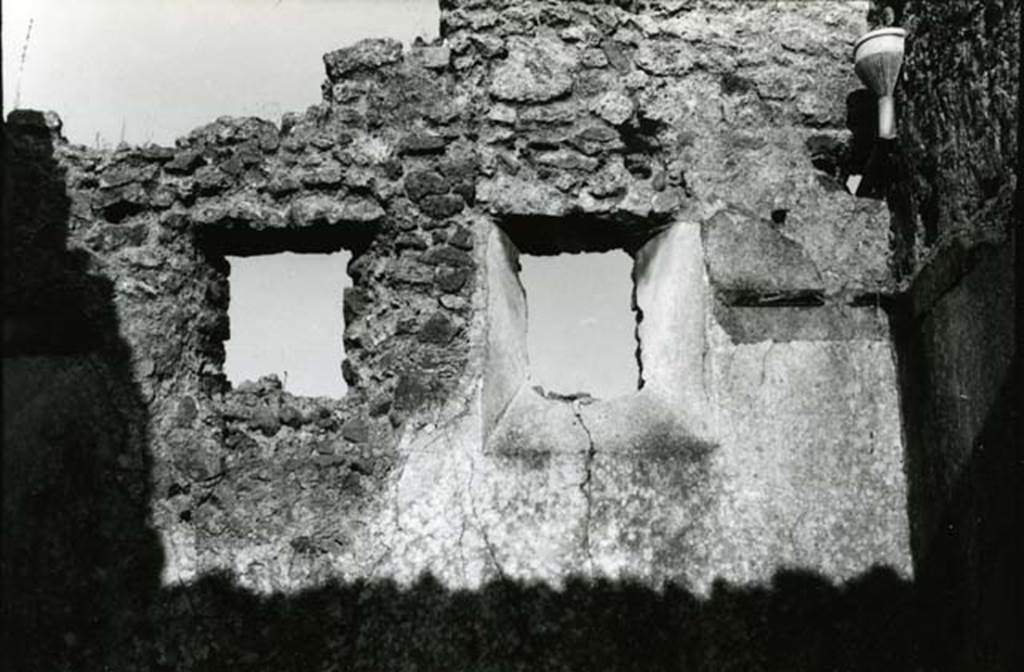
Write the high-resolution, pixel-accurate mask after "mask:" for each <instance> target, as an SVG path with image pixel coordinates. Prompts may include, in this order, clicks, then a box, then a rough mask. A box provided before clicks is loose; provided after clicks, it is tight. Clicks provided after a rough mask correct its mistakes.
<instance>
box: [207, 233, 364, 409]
mask: <svg viewBox="0 0 1024 672" xmlns="http://www.w3.org/2000/svg"><path fill="white" fill-rule="evenodd" d="M351 258H352V254H351V253H350V252H347V251H340V252H336V253H333V254H296V253H292V252H282V253H280V254H265V255H257V256H247V257H239V256H228V257H227V260H228V263H229V264H230V265H231V274H230V276H229V279H230V283H231V295H230V302H229V304H228V318H229V320H230V324H231V338H230V339H229V340H228V341H226V342H225V343H224V348H225V360H224V372H225V374H226V375H227V378H228V380H229V381H230V382H231V384H232V385H234V386H237V385H238V384H239V383H242V382H244V381H246V380H258V379H259V378H260V377H261V376H265V375H268V374H275V375H277V376H278V377H279V378H280V379H281V382H282V383H283V384H284V389H285V390H286V391H288V392H291V393H292V394H296V395H302V396H310V397H319V396H326V397H335V398H338V397H342V396H344V394H345V392H346V391H347V389H348V387H347V385H346V384H345V381H344V379H343V378H342V375H341V363H342V361H343V360H344V357H345V352H344V346H343V342H342V337H343V332H344V327H345V324H344V317H343V312H342V295H343V291H344V288H345V287H349V286H351V285H352V281H351V279H350V278H349V276H348V274H347V273H346V268H347V266H348V262H349V260H350V259H351Z"/></svg>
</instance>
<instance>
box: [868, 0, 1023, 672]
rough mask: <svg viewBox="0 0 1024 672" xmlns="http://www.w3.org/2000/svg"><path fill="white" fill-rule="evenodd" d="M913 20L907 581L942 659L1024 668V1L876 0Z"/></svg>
mask: <svg viewBox="0 0 1024 672" xmlns="http://www.w3.org/2000/svg"><path fill="white" fill-rule="evenodd" d="M875 4H876V6H875V7H874V8H873V12H872V14H873V18H874V19H875V20H877V21H878V22H879V23H885V22H890V21H895V22H896V23H897V24H898V25H901V26H903V27H905V28H907V29H908V31H909V37H908V41H907V55H906V60H905V65H904V68H905V69H904V78H903V82H902V85H901V91H900V95H901V99H900V101H899V103H898V106H899V108H900V129H899V130H900V152H901V154H902V156H901V159H902V160H901V162H900V163H901V167H902V169H903V171H904V172H903V174H902V176H901V177H900V180H899V182H898V183H896V184H894V185H893V188H892V189H891V191H890V198H889V202H890V206H891V209H892V210H893V213H894V218H895V221H896V225H895V226H896V231H895V233H896V239H897V241H899V244H898V250H897V251H898V252H900V253H902V254H903V255H904V256H903V258H902V259H900V260H897V266H898V267H900V268H901V269H905V276H904V277H903V282H904V283H905V286H906V288H907V294H906V296H907V298H908V301H907V302H906V305H905V310H904V311H903V314H902V315H900V316H899V318H898V323H899V324H898V326H899V332H900V334H901V335H900V343H899V350H900V365H901V369H902V376H903V381H902V387H903V397H904V413H905V421H906V432H907V440H908V451H909V456H908V457H909V460H908V462H909V469H910V474H909V476H910V490H911V493H910V507H911V518H912V521H913V530H912V543H913V547H914V555H915V565H916V574H917V577H916V578H917V583H918V586H919V588H920V589H921V591H922V594H923V595H925V596H926V599H927V600H928V610H929V612H930V613H931V614H932V615H933V617H934V625H935V626H936V627H935V628H934V629H933V635H934V637H935V639H934V641H933V642H932V643H931V644H930V645H929V651H931V653H932V655H933V656H934V659H933V662H934V666H935V667H936V668H938V669H956V670H1010V669H1021V661H1020V660H1019V656H1020V651H1019V648H1018V644H1017V642H1016V639H1017V638H1016V634H1017V633H1016V632H1015V631H1014V630H1013V628H1014V623H1019V612H1020V605H1021V603H1022V599H1021V592H1020V579H1019V567H1020V566H1021V561H1020V560H1021V558H1020V549H1019V545H1020V532H1019V530H1020V516H1019V498H1018V495H1017V493H1018V492H1019V491H1020V487H1021V484H1022V479H1021V467H1020V464H1021V463H1020V452H1019V448H1018V447H1017V441H1016V439H1015V437H1016V436H1019V427H1020V415H1019V411H1018V410H1017V409H1019V407H1020V401H1021V400H1020V395H1019V389H1018V388H1019V380H1020V372H1019V371H1020V369H1019V353H1018V352H1016V333H1017V331H1018V329H1019V322H1018V320H1019V318H1018V317H1016V315H1017V313H1019V306H1017V305H1016V301H1017V292H1016V288H1017V286H1018V283H1019V274H1018V273H1017V271H1016V266H1017V264H1016V260H1017V259H1019V250H1018V245H1019V239H1020V222H1021V221H1022V214H1024V213H1022V212H1021V210H1020V174H1021V159H1020V153H1019V149H1018V132H1019V119H1020V101H1019V91H1020V69H1019V63H1020V39H1021V37H1020V28H1021V26H1020V13H1021V10H1020V2H1019V1H1017V0H951V1H949V2H924V1H916V2H915V1H910V2H904V1H897V2H879V3H875Z"/></svg>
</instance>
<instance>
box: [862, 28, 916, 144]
mask: <svg viewBox="0 0 1024 672" xmlns="http://www.w3.org/2000/svg"><path fill="white" fill-rule="evenodd" d="M906 38H907V31H905V30H903V29H902V28H880V29H878V30H873V31H871V32H870V33H867V34H865V35H863V36H862V37H861V38H860V39H859V40H857V43H856V44H855V45H854V47H853V62H854V70H855V71H856V73H857V76H858V77H860V80H861V81H862V82H864V85H865V86H867V87H868V88H869V89H871V90H872V91H874V93H875V95H877V96H878V137H880V138H887V139H891V138H894V137H896V120H895V113H894V110H893V98H892V94H893V91H895V89H896V82H897V81H898V78H899V74H900V67H901V66H902V65H903V49H904V44H905V42H906Z"/></svg>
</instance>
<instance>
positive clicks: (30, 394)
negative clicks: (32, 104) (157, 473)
mask: <svg viewBox="0 0 1024 672" xmlns="http://www.w3.org/2000/svg"><path fill="white" fill-rule="evenodd" d="M59 141H60V127H59V121H58V120H57V118H56V117H55V116H51V115H43V114H41V113H38V112H27V111H21V112H13V113H11V115H10V117H9V118H8V122H7V124H6V125H5V126H4V127H3V167H4V180H3V240H4V271H3V272H4V285H3V299H4V353H3V354H4V359H3V412H4V426H3V432H4V439H3V526H2V529H3V552H2V555H0V575H2V587H3V599H2V601H0V605H2V607H0V610H2V611H0V614H2V632H3V635H2V640H0V641H2V643H0V667H3V668H4V669H8V670H12V669H13V670H16V669H75V668H78V669H93V668H95V669H100V668H102V666H103V664H104V661H106V660H109V656H110V655H111V654H112V653H113V652H114V651H116V650H118V649H119V648H123V646H124V643H125V641H126V640H127V639H128V638H129V637H130V636H131V633H134V632H139V631H141V630H143V629H144V628H143V627H142V626H141V619H142V618H143V617H144V616H145V615H146V614H147V612H148V609H149V606H150V603H151V601H152V597H154V596H155V595H156V591H157V588H158V586H159V574H160V567H161V553H160V547H159V542H158V540H157V537H156V534H155V533H154V531H153V530H152V529H151V528H150V527H149V525H148V523H147V520H148V518H147V516H148V506H149V498H150V490H151V488H150V485H149V484H150V470H151V459H150V452H149V446H148V441H147V437H146V425H147V420H146V409H145V406H144V404H143V403H142V401H141V397H140V395H139V392H138V389H137V386H136V384H135V382H134V380H133V377H132V371H131V358H130V353H129V350H128V347H127V345H126V344H125V343H124V342H123V341H122V340H121V338H120V336H119V335H118V323H117V317H116V312H115V309H114V303H113V288H112V283H111V282H110V281H109V280H108V279H106V278H103V277H101V276H99V275H95V274H92V273H90V272H89V259H88V258H87V257H86V256H84V255H82V254H81V253H72V252H69V251H68V250H67V248H66V240H67V236H68V226H69V219H70V218H69V211H70V199H69V198H68V196H67V194H66V193H65V181H64V174H63V171H62V170H61V168H60V166H59V165H58V162H57V160H56V159H55V158H54V146H55V144H56V143H57V142H59Z"/></svg>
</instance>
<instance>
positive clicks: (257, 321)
mask: <svg viewBox="0 0 1024 672" xmlns="http://www.w3.org/2000/svg"><path fill="white" fill-rule="evenodd" d="M2 7H3V94H4V96H3V111H4V116H5V117H6V115H7V113H8V112H9V111H10V110H11V109H13V108H14V107H15V105H16V104H17V105H18V106H20V107H26V108H34V109H43V110H54V111H56V112H58V113H59V114H60V116H61V119H62V120H63V121H64V134H65V136H67V138H68V139H69V140H70V141H71V142H74V143H80V144H85V145H89V146H93V147H114V146H116V145H117V144H118V143H119V142H121V141H125V142H128V143H131V144H144V143H148V142H153V143H157V144H163V145H170V144H173V142H174V139H175V138H176V137H179V136H181V135H184V134H186V133H188V132H189V131H190V130H192V129H193V128H195V127H197V126H201V125H203V124H205V123H208V122H210V121H212V120H214V119H216V118H217V117H219V116H223V115H231V116H246V115H255V116H260V117H263V118H265V119H269V120H271V121H274V122H279V121H280V118H281V115H282V114H284V113H285V112H290V111H302V110H305V109H306V108H307V107H308V106H309V105H312V104H314V103H317V102H319V101H320V83H321V81H322V80H323V78H324V72H323V62H322V60H321V57H322V56H323V54H324V53H325V52H327V51H331V50H333V49H338V48H341V47H344V46H348V45H350V44H352V43H354V42H356V41H358V40H360V39H363V38H365V37H393V38H396V39H399V40H402V41H403V42H405V43H410V42H412V40H413V39H415V38H416V37H417V36H422V37H424V38H425V39H428V40H429V39H433V38H435V37H436V36H437V30H438V21H439V17H438V9H437V3H436V0H4V1H3V5H2ZM30 25H31V31H30ZM346 261H347V258H346V257H345V256H343V255H332V256H321V255H295V254H287V255H275V256H269V257H267V256H262V257H247V258H239V257H231V258H229V262H230V263H231V266H232V272H231V304H230V308H229V318H230V320H231V332H232V338H231V340H230V341H229V342H228V343H227V344H226V348H227V360H226V362H225V371H226V373H227V374H228V377H229V379H230V380H231V381H232V382H234V383H238V382H241V381H243V380H246V379H256V378H258V377H259V376H260V375H262V374H266V373H276V374H278V375H279V376H281V378H282V379H286V384H285V387H286V389H288V390H289V391H291V392H293V393H296V394H304V395H309V396H321V395H324V396H332V397H338V396H341V395H342V394H344V391H345V384H344V382H343V381H342V380H341V373H340V363H341V358H342V356H343V354H342V351H341V330H342V317H341V294H342V290H343V287H344V286H345V285H346V284H349V282H350V281H349V279H348V276H347V275H345V272H344V269H345V264H346ZM522 261H523V273H522V276H521V277H522V282H523V284H524V286H525V287H526V289H527V296H528V299H527V301H528V308H529V325H530V326H529V336H528V348H529V353H530V358H531V362H532V365H531V369H532V372H533V376H534V377H535V378H536V379H537V382H539V383H540V384H542V385H543V386H544V387H545V388H546V389H548V390H554V391H557V392H563V393H572V392H577V391H589V392H591V393H593V394H594V395H595V396H598V397H609V396H613V395H615V394H623V393H626V392H628V391H630V390H633V389H635V387H636V375H637V374H636V364H635V360H634V357H633V352H634V349H635V342H634V340H633V326H634V324H633V315H632V313H631V312H630V310H629V293H630V289H631V285H630V279H629V269H630V265H631V261H630V259H629V257H628V256H627V255H625V254H624V253H622V252H611V253H606V254H600V255H597V254H587V255H559V256H557V257H527V256H524V257H523V258H522ZM285 372H287V375H285Z"/></svg>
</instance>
